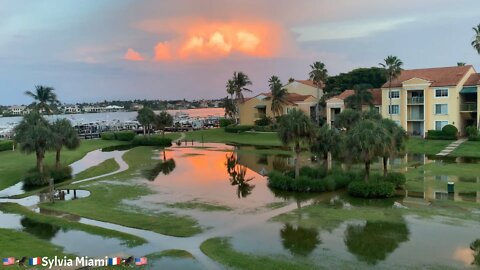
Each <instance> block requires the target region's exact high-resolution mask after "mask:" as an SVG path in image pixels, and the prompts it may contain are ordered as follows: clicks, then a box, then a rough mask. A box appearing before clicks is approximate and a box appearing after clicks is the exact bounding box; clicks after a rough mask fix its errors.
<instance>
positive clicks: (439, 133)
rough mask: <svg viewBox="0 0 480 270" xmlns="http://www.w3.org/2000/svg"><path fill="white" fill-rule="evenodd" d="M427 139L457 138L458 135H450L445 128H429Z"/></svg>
mask: <svg viewBox="0 0 480 270" xmlns="http://www.w3.org/2000/svg"><path fill="white" fill-rule="evenodd" d="M426 139H427V140H455V139H457V136H456V135H454V136H452V135H448V134H446V133H445V132H443V130H429V131H428V132H427V137H426Z"/></svg>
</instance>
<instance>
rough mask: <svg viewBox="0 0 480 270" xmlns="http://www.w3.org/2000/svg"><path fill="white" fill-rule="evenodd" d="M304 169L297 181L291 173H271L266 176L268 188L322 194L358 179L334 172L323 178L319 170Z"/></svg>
mask: <svg viewBox="0 0 480 270" xmlns="http://www.w3.org/2000/svg"><path fill="white" fill-rule="evenodd" d="M306 168H307V167H304V168H302V171H303V175H302V174H301V175H300V177H299V178H298V179H295V178H294V177H293V174H292V173H291V172H289V173H286V174H283V173H280V172H277V171H272V172H270V173H269V175H268V186H269V187H271V188H274V189H278V190H284V191H296V192H323V191H333V190H337V189H340V188H344V187H346V186H347V185H348V184H349V183H350V182H351V181H353V180H355V179H358V176H356V175H353V174H351V173H345V172H335V173H334V174H329V175H327V176H325V174H324V173H323V172H321V173H319V170H317V171H315V169H314V170H309V169H306ZM307 174H311V175H324V177H322V178H312V177H309V176H307Z"/></svg>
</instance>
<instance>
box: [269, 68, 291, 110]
mask: <svg viewBox="0 0 480 270" xmlns="http://www.w3.org/2000/svg"><path fill="white" fill-rule="evenodd" d="M268 86H269V87H270V91H271V93H272V113H273V116H274V117H275V116H280V115H282V112H283V105H285V104H286V103H287V94H288V91H287V89H285V88H283V85H282V82H281V81H280V79H279V78H278V77H277V76H272V77H270V79H269V80H268Z"/></svg>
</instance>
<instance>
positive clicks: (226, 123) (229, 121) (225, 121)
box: [219, 118, 234, 127]
mask: <svg viewBox="0 0 480 270" xmlns="http://www.w3.org/2000/svg"><path fill="white" fill-rule="evenodd" d="M219 124H220V127H226V126H229V125H232V124H234V121H233V119H228V118H221V119H220V120H219Z"/></svg>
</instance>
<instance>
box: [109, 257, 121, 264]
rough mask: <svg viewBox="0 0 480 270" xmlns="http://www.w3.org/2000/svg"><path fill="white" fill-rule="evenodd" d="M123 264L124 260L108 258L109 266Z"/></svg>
mask: <svg viewBox="0 0 480 270" xmlns="http://www.w3.org/2000/svg"><path fill="white" fill-rule="evenodd" d="M121 263H122V259H121V258H118V257H115V258H108V265H120V264H121Z"/></svg>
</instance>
